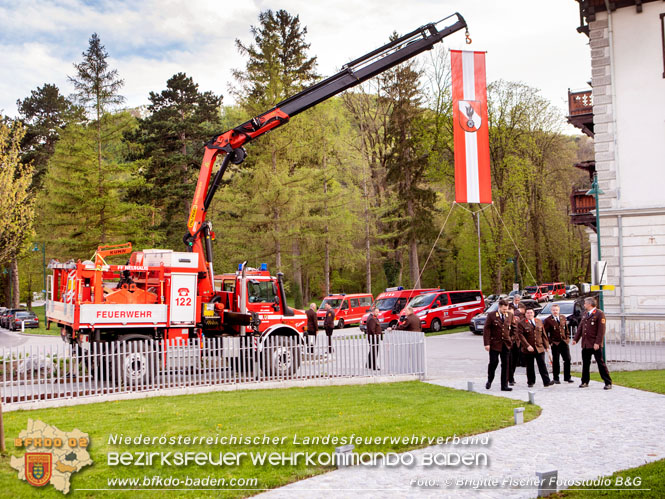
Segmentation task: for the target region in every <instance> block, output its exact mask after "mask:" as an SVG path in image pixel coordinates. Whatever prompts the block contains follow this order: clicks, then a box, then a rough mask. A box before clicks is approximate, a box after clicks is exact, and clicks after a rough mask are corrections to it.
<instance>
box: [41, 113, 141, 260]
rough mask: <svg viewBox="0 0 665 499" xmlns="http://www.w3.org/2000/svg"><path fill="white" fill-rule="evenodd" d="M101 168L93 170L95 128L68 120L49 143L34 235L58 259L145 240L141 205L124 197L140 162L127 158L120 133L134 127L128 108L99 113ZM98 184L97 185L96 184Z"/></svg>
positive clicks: (126, 145)
mask: <svg viewBox="0 0 665 499" xmlns="http://www.w3.org/2000/svg"><path fill="white" fill-rule="evenodd" d="M101 121H102V128H103V130H104V139H105V140H104V149H103V154H104V158H105V160H104V165H103V166H104V167H103V169H102V170H101V172H100V171H99V170H98V163H97V153H96V151H95V145H96V143H97V142H96V141H97V127H96V126H95V125H94V124H93V125H92V126H87V125H70V126H68V127H67V128H66V129H65V130H64V131H63V132H62V135H61V137H60V140H59V141H58V144H57V145H56V148H55V153H54V154H53V156H52V158H51V161H50V163H49V171H48V173H47V174H46V177H45V179H44V192H43V193H42V196H40V200H39V218H40V225H39V230H40V237H41V238H42V240H45V239H47V238H48V239H49V240H50V241H51V242H50V243H49V247H51V248H56V249H57V252H56V253H55V254H57V255H58V258H60V259H63V258H64V259H67V258H75V259H78V258H87V257H89V255H92V253H93V252H94V250H95V249H96V248H97V246H99V245H100V244H104V243H109V244H110V243H121V242H125V241H127V240H130V241H132V242H133V243H135V244H137V245H141V244H143V243H144V242H145V241H146V238H147V237H148V234H147V233H146V231H145V227H146V225H147V223H146V213H145V208H144V207H142V206H140V205H138V204H136V203H133V202H131V201H128V196H127V192H128V190H130V189H136V188H137V187H138V186H137V185H136V183H137V182H140V181H141V179H140V177H139V176H137V175H136V170H137V168H138V167H139V166H140V163H136V162H128V161H126V159H125V158H126V157H127V155H128V153H129V151H128V149H129V145H128V144H127V143H126V142H124V141H123V135H124V134H125V133H127V132H130V131H131V130H132V129H133V128H135V127H136V120H135V118H133V117H132V116H131V115H130V114H129V113H127V112H124V113H118V114H105V115H104V116H103V117H102V120H101ZM100 183H101V184H102V185H103V189H100V188H99V184H100Z"/></svg>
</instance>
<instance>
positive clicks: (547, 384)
mask: <svg viewBox="0 0 665 499" xmlns="http://www.w3.org/2000/svg"><path fill="white" fill-rule="evenodd" d="M553 384H554V382H552V381H550V382H549V383H543V386H544V387H545V388H547V387H549V386H552V385H553Z"/></svg>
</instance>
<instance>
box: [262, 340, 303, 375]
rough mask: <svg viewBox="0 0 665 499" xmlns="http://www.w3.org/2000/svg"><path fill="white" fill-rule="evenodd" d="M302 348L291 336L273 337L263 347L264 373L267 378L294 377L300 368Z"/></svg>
mask: <svg viewBox="0 0 665 499" xmlns="http://www.w3.org/2000/svg"><path fill="white" fill-rule="evenodd" d="M300 357H301V351H300V347H299V346H298V345H296V341H295V339H294V338H292V337H289V336H271V337H269V338H268V339H267V340H266V342H265V344H264V345H263V373H264V374H265V375H267V376H274V377H281V376H293V375H294V374H295V373H296V372H297V371H298V369H299V368H300Z"/></svg>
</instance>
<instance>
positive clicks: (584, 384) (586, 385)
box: [580, 383, 589, 388]
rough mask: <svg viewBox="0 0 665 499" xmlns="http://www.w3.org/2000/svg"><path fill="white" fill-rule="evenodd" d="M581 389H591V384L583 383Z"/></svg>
mask: <svg viewBox="0 0 665 499" xmlns="http://www.w3.org/2000/svg"><path fill="white" fill-rule="evenodd" d="M580 388H589V383H582V384H581V385H580Z"/></svg>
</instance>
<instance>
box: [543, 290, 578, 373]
mask: <svg viewBox="0 0 665 499" xmlns="http://www.w3.org/2000/svg"><path fill="white" fill-rule="evenodd" d="M559 308H560V307H559V305H557V304H556V303H553V304H552V315H550V316H549V317H548V318H547V319H545V320H544V321H543V327H544V328H545V333H547V339H548V340H549V342H550V346H551V347H552V377H553V378H554V382H555V383H556V384H557V385H558V384H560V383H561V381H559V372H560V366H559V356H560V357H561V358H562V359H563V380H564V381H565V382H567V383H572V382H573V380H572V379H570V349H569V348H568V342H569V341H570V338H569V335H568V324H567V323H566V318H565V317H564V316H563V315H561V314H560V313H559Z"/></svg>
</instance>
